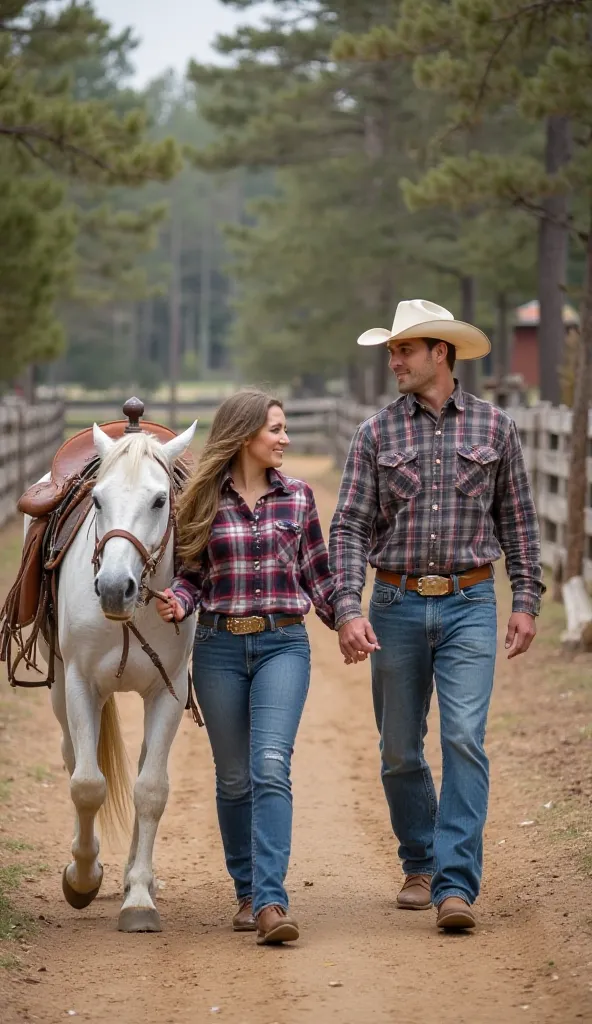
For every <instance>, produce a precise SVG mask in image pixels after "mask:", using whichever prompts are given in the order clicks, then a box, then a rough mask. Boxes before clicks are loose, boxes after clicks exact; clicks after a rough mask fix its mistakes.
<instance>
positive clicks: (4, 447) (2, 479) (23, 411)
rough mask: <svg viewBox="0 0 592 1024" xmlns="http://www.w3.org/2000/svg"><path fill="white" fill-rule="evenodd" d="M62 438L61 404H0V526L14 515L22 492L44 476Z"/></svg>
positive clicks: (9, 402) (14, 402) (15, 402)
mask: <svg viewBox="0 0 592 1024" xmlns="http://www.w3.org/2000/svg"><path fill="white" fill-rule="evenodd" d="M63 436H64V406H63V404H62V403H61V402H42V403H40V404H39V405H26V404H25V403H24V402H22V401H21V400H20V399H15V400H14V401H12V400H8V399H6V400H5V401H4V402H0V526H4V524H5V523H6V522H8V520H9V519H11V518H12V516H13V515H14V514H15V511H16V503H17V501H18V499H19V497H20V495H21V494H22V493H23V491H24V490H26V488H27V487H28V486H29V485H30V484H32V483H34V482H35V480H38V479H39V477H41V476H43V474H44V473H47V470H48V469H49V467H50V465H51V460H52V458H53V455H54V453H55V451H56V449H57V448H58V447H59V445H60V444H61V442H62V439H63Z"/></svg>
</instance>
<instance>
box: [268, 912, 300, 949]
mask: <svg viewBox="0 0 592 1024" xmlns="http://www.w3.org/2000/svg"><path fill="white" fill-rule="evenodd" d="M299 935H300V932H299V931H298V925H297V924H296V921H295V920H294V918H293V917H290V916H289V915H288V912H287V911H286V910H284V908H283V907H264V909H263V910H262V911H261V912H260V913H259V914H257V943H258V945H259V946H265V945H273V944H274V943H277V942H295V941H296V939H297V938H298V936H299Z"/></svg>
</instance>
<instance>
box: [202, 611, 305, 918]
mask: <svg viewBox="0 0 592 1024" xmlns="http://www.w3.org/2000/svg"><path fill="white" fill-rule="evenodd" d="M193 680H194V686H195V693H196V696H197V700H198V703H199V705H200V708H201V710H202V713H203V717H204V721H205V725H206V728H207V731H208V736H209V739H210V743H211V745H212V752H213V755H214V763H215V766H216V802H217V808H218V821H219V823H220V832H221V835H222V843H223V845H224V854H225V857H226V867H227V869H228V872H229V874H230V876H231V878H232V879H233V881H234V886H235V890H236V895H237V898H238V899H239V900H241V899H244V898H245V897H246V896H251V897H252V899H253V912H254V913H255V914H257V913H259V911H260V910H263V908H264V907H267V906H270V905H272V904H275V905H278V906H281V907H285V908H286V909H287V907H288V896H287V893H286V890H285V888H284V879H285V877H286V873H287V870H288V861H289V859H290V847H291V840H292V790H291V783H290V763H291V758H292V752H293V748H294V740H295V738H296V733H297V731H298V726H299V724H300V718H301V716H302V711H303V708H304V702H305V700H306V695H307V693H308V685H309V680H310V646H309V642H308V634H307V632H306V628H305V626H304V625H293V626H284V627H278V628H276V629H273V630H267V631H265V632H264V633H252V634H248V635H246V636H237V635H234V634H232V633H228V632H227V631H225V630H224V631H218V630H216V629H214V628H207V627H204V626H201V625H199V623H198V626H197V631H196V636H195V647H194V653H193Z"/></svg>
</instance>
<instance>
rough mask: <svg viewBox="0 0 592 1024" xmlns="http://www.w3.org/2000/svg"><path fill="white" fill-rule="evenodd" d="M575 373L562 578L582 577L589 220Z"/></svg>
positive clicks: (589, 382)
mask: <svg viewBox="0 0 592 1024" xmlns="http://www.w3.org/2000/svg"><path fill="white" fill-rule="evenodd" d="M580 331H581V335H580V344H579V352H578V363H577V373H576V379H575V392H574V403H573V414H572V428H571V450H570V460H569V478H568V481H567V529H566V547H567V562H566V571H565V579H566V580H568V581H569V580H570V579H572V577H574V576H581V575H582V573H583V569H584V552H585V546H586V505H587V497H588V476H587V472H586V465H587V461H586V460H587V455H588V416H589V409H590V405H591V404H592V219H591V223H590V233H589V235H588V249H587V258H586V277H585V282H584V301H583V304H582V317H581V327H580Z"/></svg>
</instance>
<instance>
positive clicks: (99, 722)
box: [25, 423, 196, 932]
mask: <svg viewBox="0 0 592 1024" xmlns="http://www.w3.org/2000/svg"><path fill="white" fill-rule="evenodd" d="M195 426H196V424H195V423H194V424H193V425H192V426H191V427H190V428H189V430H186V431H185V432H184V433H183V434H180V435H179V437H175V438H173V439H172V440H170V441H168V442H166V443H165V444H161V443H160V442H159V441H157V440H156V439H155V438H154V437H152V436H150V435H148V434H144V433H130V434H127V435H125V436H124V437H123V438H121V439H120V440H118V441H113V440H112V439H111V438H109V437H108V436H107V434H106V433H105V432H104V431H102V430H101V429H100V427H98V426H97V425H96V424H95V426H94V427H93V435H94V442H95V447H96V449H97V451H98V453H99V456H100V458H101V466H100V469H99V473H98V476H97V480H96V484H95V487H94V490H93V501H94V505H95V509H94V511H91V512H90V513H89V515H88V517H87V519H86V520H85V522H84V523H83V525H82V527H81V529H80V531H79V532H78V534H77V536H76V538H75V540H74V542H73V544H72V546H71V548H70V549H69V551H68V552H67V554H66V555H65V557H64V561H63V563H62V565H61V568H60V579H59V592H58V645H59V646H58V653H59V656H60V658H57V659H56V662H55V683H54V685H53V686H52V689H51V700H52V705H53V710H54V713H55V715H56V717H57V719H58V721H59V723H60V726H61V728H62V736H63V738H62V754H63V757H64V762H65V764H66V767H67V769H68V771H69V773H70V794H71V797H72V800H73V802H74V805H75V808H76V826H75V836H74V841H73V843H72V856H73V860H72V861H71V863H69V864H68V865H67V867H66V868H65V869H64V873H63V876H62V888H63V891H64V895H65V897H66V899H67V901H68V903H70V904H71V906H73V907H76V908H77V909H82V908H83V907H86V906H88V904H89V903H91V902H92V900H94V898H95V896H96V895H97V893H98V891H99V889H100V886H101V882H102V879H103V866H102V864H101V863H100V861H99V843H98V840H97V837H96V835H95V824H94V823H95V816H96V815H97V813H98V812H99V811H101V818H102V822H104V823H105V825H106V826H109V824H113V823H114V822H115V821H117V822H119V823H120V824H123V823H124V822H125V821H126V818H127V814H128V811H129V805H130V783H129V776H128V772H127V758H126V753H125V748H124V745H123V741H122V737H121V731H120V727H119V717H118V714H117V708H116V705H115V699H114V696H113V694H114V693H115V692H116V691H130V690H132V691H135V692H136V693H139V694H140V696H141V697H142V699H143V701H144V739H143V743H142V749H141V754H140V762H139V766H138V777H137V780H136V783H135V786H134V791H133V799H134V804H135V820H134V828H133V834H132V841H131V847H130V851H129V855H128V860H127V865H126V868H125V874H124V891H125V893H124V894H125V899H124V902H123V906H122V908H121V912H120V914H119V922H118V927H119V929H120V931H126V932H137V931H160V929H161V925H160V918H159V915H158V911H157V909H156V907H155V904H154V899H153V897H154V889H155V886H154V874H153V869H152V856H153V849H154V841H155V838H156V831H157V828H158V823H159V821H160V818H161V816H162V813H163V811H164V809H165V806H166V802H167V797H168V791H169V783H168V774H167V762H168V756H169V751H170V749H171V744H172V742H173V740H174V738H175V734H176V732H177V729H178V726H179V723H180V721H181V717H182V714H183V709H184V707H185V703H186V700H187V685H188V661H189V656H190V652H191V648H192V644H193V635H194V631H195V620H194V617H193V616H189V617H188V619H187V620H186V621H183V622H181V623H180V624H179V632H178V634H177V633H176V631H175V630H174V628H173V627H172V626H171V625H170V624H168V623H165V622H163V620H162V619H161V618H160V617H159V615H158V614H157V612H156V609H155V605H154V601H152V602H150V603H148V604H147V605H143V604H141V603H139V599H140V597H141V590H142V584H143V582H144V580H145V558H146V556H150V558H153V559H154V561H156V557H157V555H159V554H162V557H161V559H160V561H159V563H158V566H157V568H156V569H155V571H154V575H152V576H151V578H150V581H149V585H150V588H151V589H154V590H163V589H164V588H165V587H167V586H169V584H170V581H171V578H172V576H173V544H174V538H173V535H172V533H171V532H169V524H170V522H171V520H170V519H169V511H170V499H171V481H170V477H169V469H170V468H171V467H172V465H173V463H174V461H175V459H177V458H178V457H179V456H181V455H182V454H183V452H184V451H185V449H186V448H187V447H188V445H189V444H190V443H191V440H192V438H193V434H194V432H195ZM95 515H96V527H95V523H94V522H93V517H94V516H95ZM25 518H26V519H28V517H25ZM27 526H28V522H26V524H25V529H26V528H27ZM112 532H114V533H115V534H116V535H115V536H111V537H109V538H107V540H106V543H104V546H103V538H105V537H106V535H107V534H111V533H112ZM121 532H123V533H125V534H127V536H121V535H119V534H121ZM167 533H168V542H166V543H165V544H164V545H163V539H164V540H165V541H166V538H167ZM97 542H98V547H99V550H100V557H99V560H98V562H97V564H96V566H95V567H93V555H94V554H95V550H96V545H97ZM150 567H151V566H150ZM95 568H98V572H97V573H96V576H95V575H94V573H95ZM126 622H129V623H132V625H133V626H135V627H136V628H137V629H138V630H139V632H140V633H141V636H142V637H145V638H146V639H147V640H148V642H149V644H150V646H151V648H152V649H153V650H154V651H155V652H156V653H157V654H158V655H159V656H160V658H161V661H162V666H163V668H164V670H165V672H166V674H167V676H168V679H169V680H170V682H171V683H172V686H173V689H174V693H175V696H176V697H177V700H175V697H174V696H173V695H172V694H171V693H170V692H169V690H168V689H167V686H166V685H165V681H164V679H163V676H162V674H161V672H160V671H159V669H158V668H157V666H155V664H153V662H152V661H151V659H150V657H149V656H148V655H147V653H146V652H145V651H144V650H143V649H142V647H141V645H140V642H139V641H138V640H137V639H134V637H133V636H132V637H130V643H129V651H128V655H127V661H126V664H125V668H124V670H123V672H122V673H121V675H120V678H118V671H119V670H120V663H121V661H122V641H123V634H124V632H125V630H122V624H124V623H126ZM60 659H61V660H60ZM127 824H128V825H129V818H128V819H127Z"/></svg>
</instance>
